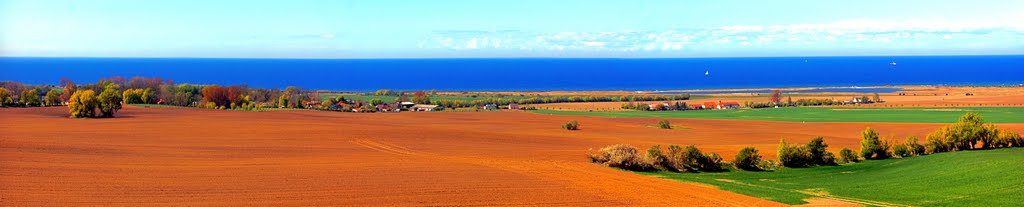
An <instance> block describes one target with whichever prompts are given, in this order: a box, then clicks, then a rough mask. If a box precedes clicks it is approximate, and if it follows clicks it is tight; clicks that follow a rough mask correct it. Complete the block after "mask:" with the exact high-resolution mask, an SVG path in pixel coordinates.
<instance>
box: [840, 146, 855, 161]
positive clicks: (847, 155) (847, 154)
mask: <svg viewBox="0 0 1024 207" xmlns="http://www.w3.org/2000/svg"><path fill="white" fill-rule="evenodd" d="M839 159H840V160H841V161H843V162H845V163H851V162H858V161H860V160H859V159H858V158H857V153H855V152H853V150H851V149H850V148H843V149H842V150H839Z"/></svg>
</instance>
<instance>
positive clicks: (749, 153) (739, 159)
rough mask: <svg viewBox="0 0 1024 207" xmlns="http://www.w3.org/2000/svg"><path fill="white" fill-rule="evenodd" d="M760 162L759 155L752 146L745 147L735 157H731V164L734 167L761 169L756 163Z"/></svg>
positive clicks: (751, 169)
mask: <svg viewBox="0 0 1024 207" xmlns="http://www.w3.org/2000/svg"><path fill="white" fill-rule="evenodd" d="M760 163H761V155H760V154H758V153H757V149H756V148H754V147H746V148H743V149H742V150H740V153H738V154H736V158H735V159H733V161H732V165H733V167H736V169H741V170H749V171H759V170H761V168H760V166H758V164H760Z"/></svg>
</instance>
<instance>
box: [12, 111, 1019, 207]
mask: <svg viewBox="0 0 1024 207" xmlns="http://www.w3.org/2000/svg"><path fill="white" fill-rule="evenodd" d="M66 116H67V111H66V109H65V108H62V107H53V108H29V109H0V123H2V124H0V206H322V205H331V206H337V205H342V206H437V205H455V206H512V205H515V206H608V205H610V206H678V205H688V206H689V205H698V206H774V205H779V204H778V203H774V202H770V201H765V200H761V199H757V198H753V197H749V196H744V195H739V194H736V193H730V192H726V191H721V190H716V189H711V188H708V187H705V186H701V185H694V184H687V183H681V182H676V181H671V180H665V179H660V178H654V177H648V176H641V175H637V174H633V173H630V172H625V171H620V170H615V169H611V168H607V167H603V166H599V165H596V164H591V163H588V160H587V158H586V157H585V156H584V155H585V154H586V152H587V149H589V148H595V149H596V148H600V147H603V146H607V145H609V144H614V143H629V144H634V145H638V147H642V148H644V147H647V146H650V145H652V144H669V143H671V144H680V145H688V144H696V145H697V146H698V147H700V148H701V149H703V150H706V151H711V152H718V153H721V154H722V155H723V156H724V157H726V158H727V159H729V158H731V157H732V156H733V155H734V154H735V152H736V151H737V150H738V149H739V148H741V147H744V146H755V147H758V148H759V149H761V152H762V153H764V154H765V156H766V157H767V158H769V159H771V158H773V157H774V156H775V155H774V154H775V153H774V152H775V147H776V145H777V143H778V141H779V138H780V137H787V140H789V141H790V142H791V143H799V142H806V141H808V140H810V139H811V138H812V137H814V136H819V135H820V136H825V137H826V140H827V141H828V143H829V144H830V145H832V148H831V149H832V150H834V151H838V149H839V148H841V147H850V148H854V149H856V146H858V144H857V143H858V141H859V139H860V138H859V135H860V131H861V130H863V128H864V127H867V126H871V127H874V128H877V129H879V131H880V132H881V133H882V134H883V135H896V136H899V137H903V136H906V135H910V134H913V135H918V136H921V137H923V135H924V134H925V133H927V132H928V131H931V130H934V129H936V128H938V127H939V126H940V125H933V124H880V123H790V122H768V121H728V120H688V119H677V120H673V122H672V123H673V124H675V125H680V126H684V127H687V128H689V129H685V130H663V129H656V128H650V127H647V125H652V124H654V123H656V122H657V120H655V119H615V118H602V117H578V116H559V115H541V114H533V113H526V112H479V113H472V112H465V113H451V112H449V113H408V112H404V113H391V114H354V113H335V112H316V111H277V112H237V111H217V110H203V109H184V108H138V107H127V108H125V109H124V110H122V112H121V113H120V114H119V117H118V118H113V119H70V118H66ZM568 120H579V121H580V123H581V125H582V126H581V128H582V130H579V131H566V130H562V129H560V128H559V127H558V126H559V124H561V123H564V122H565V121H568ZM1004 127H1010V128H1014V129H1017V130H1020V129H1024V125H1006V126H1004Z"/></svg>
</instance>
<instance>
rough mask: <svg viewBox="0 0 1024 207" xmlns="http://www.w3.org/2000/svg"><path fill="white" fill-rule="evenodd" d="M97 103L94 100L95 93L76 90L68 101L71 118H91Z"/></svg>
mask: <svg viewBox="0 0 1024 207" xmlns="http://www.w3.org/2000/svg"><path fill="white" fill-rule="evenodd" d="M97 105H99V102H98V101H97V100H96V92H94V91H93V90H78V91H75V93H74V94H72V95H71V98H70V99H68V109H69V110H70V111H71V117H74V118H85V117H92V116H93V115H95V113H96V107H97Z"/></svg>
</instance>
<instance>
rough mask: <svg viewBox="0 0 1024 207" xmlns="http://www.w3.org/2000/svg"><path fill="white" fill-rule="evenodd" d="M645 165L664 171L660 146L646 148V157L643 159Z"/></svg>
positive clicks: (664, 164)
mask: <svg viewBox="0 0 1024 207" xmlns="http://www.w3.org/2000/svg"><path fill="white" fill-rule="evenodd" d="M644 158H645V159H646V161H647V164H649V165H651V166H652V167H654V168H657V169H665V166H666V162H665V154H664V153H662V152H661V145H654V146H651V148H647V156H646V157H644Z"/></svg>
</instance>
